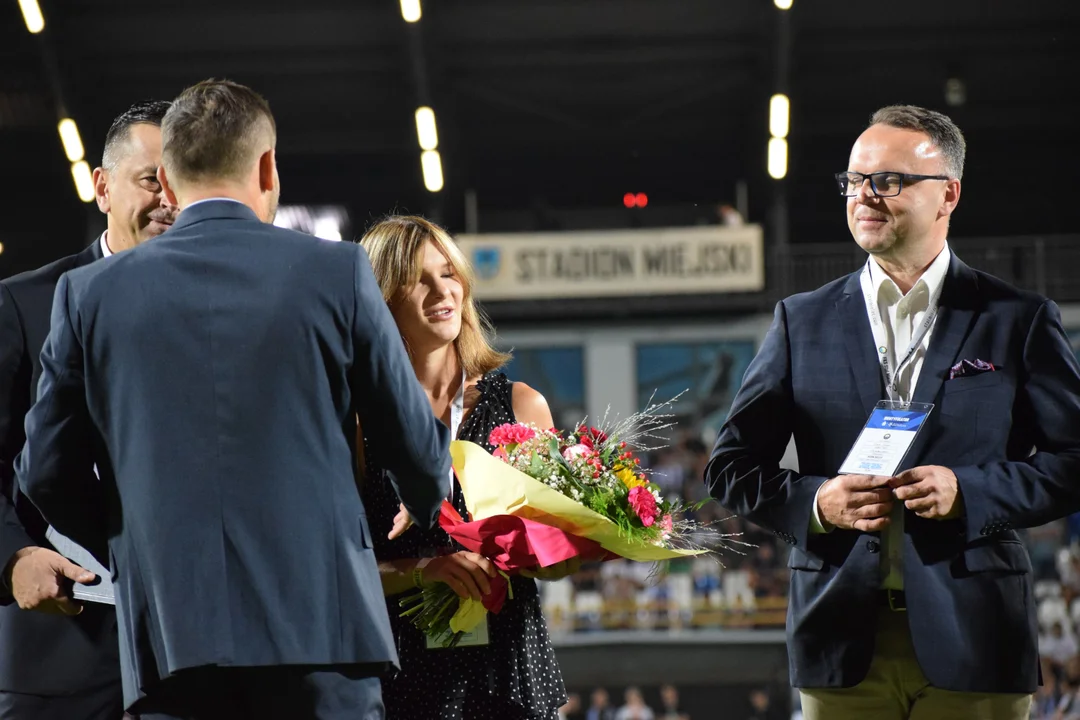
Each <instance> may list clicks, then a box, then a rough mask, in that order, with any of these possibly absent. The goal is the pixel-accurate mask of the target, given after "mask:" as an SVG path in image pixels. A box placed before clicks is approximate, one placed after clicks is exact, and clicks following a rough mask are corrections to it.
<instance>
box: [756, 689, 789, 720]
mask: <svg viewBox="0 0 1080 720" xmlns="http://www.w3.org/2000/svg"><path fill="white" fill-rule="evenodd" d="M746 720H787V718H786V717H785V713H784V711H783V709H781V708H780V706H779V705H777V704H774V703H773V701H772V698H771V697H769V692H768V691H767V690H764V689H762V688H756V689H754V690H751V691H750V716H749V717H748V718H747V719H746Z"/></svg>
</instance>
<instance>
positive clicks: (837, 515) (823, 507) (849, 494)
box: [817, 475, 893, 532]
mask: <svg viewBox="0 0 1080 720" xmlns="http://www.w3.org/2000/svg"><path fill="white" fill-rule="evenodd" d="M817 502H818V514H819V515H820V517H821V519H822V520H823V521H824V522H825V523H826V525H825V527H826V528H828V527H829V526H830V525H831V526H833V527H838V528H842V529H844V530H861V531H862V532H875V531H877V530H884V529H885V527H886V526H888V524H889V512H890V511H892V504H893V496H892V489H891V488H890V487H889V478H885V477H877V476H875V475H838V476H837V477H834V478H832V479H830V480H826V481H825V484H823V485H822V486H821V488H820V489H819V490H818V495H817Z"/></svg>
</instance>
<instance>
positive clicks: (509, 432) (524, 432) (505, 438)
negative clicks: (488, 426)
mask: <svg viewBox="0 0 1080 720" xmlns="http://www.w3.org/2000/svg"><path fill="white" fill-rule="evenodd" d="M534 437H536V431H535V430H533V429H532V428H531V427H529V426H528V425H522V424H521V423H506V424H504V425H500V426H499V427H497V428H495V429H494V430H492V431H491V435H489V436H488V444H490V445H495V446H503V445H520V444H521V443H523V442H525V441H526V440H532V439H533V438H534Z"/></svg>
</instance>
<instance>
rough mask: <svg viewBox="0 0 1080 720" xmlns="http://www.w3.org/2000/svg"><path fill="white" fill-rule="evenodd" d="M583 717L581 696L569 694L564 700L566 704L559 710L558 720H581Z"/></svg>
mask: <svg viewBox="0 0 1080 720" xmlns="http://www.w3.org/2000/svg"><path fill="white" fill-rule="evenodd" d="M583 717H584V715H583V714H582V711H581V696H580V695H578V694H577V693H570V695H569V696H568V697H567V699H566V704H565V705H563V706H562V707H561V708H559V720H581V718H583Z"/></svg>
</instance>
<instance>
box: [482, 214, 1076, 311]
mask: <svg viewBox="0 0 1080 720" xmlns="http://www.w3.org/2000/svg"><path fill="white" fill-rule="evenodd" d="M949 245H950V247H951V248H952V249H953V251H954V252H955V253H956V254H957V256H958V257H960V259H962V260H963V261H964V262H965V263H967V264H968V265H970V266H971V267H973V268H976V269H978V270H982V271H984V272H988V273H990V274H991V275H994V276H996V277H999V278H1001V279H1002V280H1004V281H1005V282H1008V283H1011V284H1013V285H1016V286H1018V287H1021V288H1024V289H1027V290H1033V291H1035V292H1038V293H1040V294H1042V295H1045V296H1047V297H1049V298H1051V299H1052V300H1055V301H1056V302H1058V303H1059V304H1060V303H1069V302H1080V235H1047V236H1042V235H1038V236H1025V237H1001V238H958V239H950V240H949ZM864 262H866V253H865V252H863V250H862V249H860V248H859V246H858V245H856V244H855V242H854V241H847V242H835V243H828V244H824V243H822V244H792V245H786V246H782V247H772V248H768V249H767V252H766V264H765V281H766V288H765V290H764V291H763V292H754V293H734V294H723V293H712V294H707V293H706V294H695V295H685V296H676V295H669V296H663V297H657V296H649V295H638V296H628V297H622V298H606V297H605V298H596V299H592V300H589V301H588V302H582V300H580V299H569V298H567V299H548V300H533V301H495V302H487V303H484V306H485V308H486V309H487V311H488V312H489V313H490V315H491V317H492V319H494V320H495V321H496V323H501V322H503V321H509V322H515V321H519V322H520V321H528V322H530V323H535V322H536V321H543V322H555V323H558V322H562V321H563V318H566V317H574V318H576V319H578V320H585V319H592V320H598V319H605V320H610V319H612V318H626V319H633V320H635V321H638V320H642V319H644V318H650V317H651V318H654V319H665V318H671V317H690V316H698V317H710V318H716V317H717V316H718V315H719V314H720V313H727V314H746V313H768V312H771V311H772V309H773V306H774V305H775V304H776V302H777V301H778V300H781V299H783V298H785V297H787V296H789V295H793V294H795V293H799V292H806V291H809V290H814V289H816V288H819V287H821V286H822V285H824V284H826V283H828V282H830V281H832V280H835V279H836V278H839V277H842V276H843V275H846V274H847V273H850V272H852V271H853V270H856V269H857V268H858V267H859V266H860V265H861V264H862V263H864Z"/></svg>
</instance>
